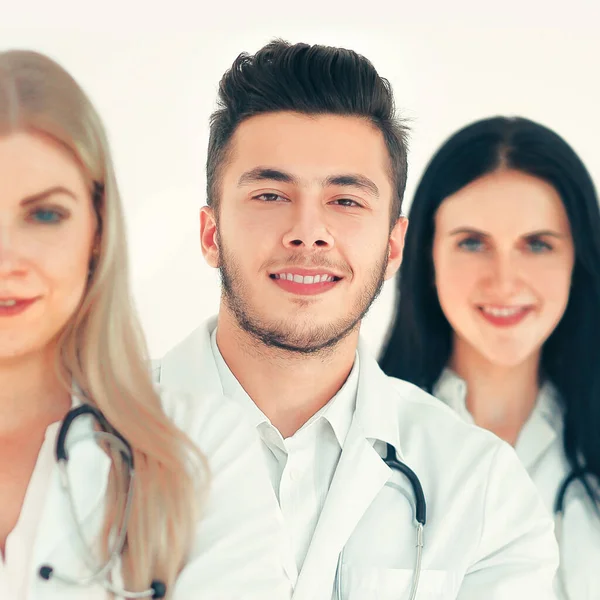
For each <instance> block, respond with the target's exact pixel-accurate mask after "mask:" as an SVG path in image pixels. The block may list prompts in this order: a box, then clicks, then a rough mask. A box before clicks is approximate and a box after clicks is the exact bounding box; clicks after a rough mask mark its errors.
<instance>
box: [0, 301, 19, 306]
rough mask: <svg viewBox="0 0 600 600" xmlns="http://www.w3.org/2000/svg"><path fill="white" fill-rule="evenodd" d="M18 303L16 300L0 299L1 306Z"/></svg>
mask: <svg viewBox="0 0 600 600" xmlns="http://www.w3.org/2000/svg"><path fill="white" fill-rule="evenodd" d="M16 303H17V301H16V300H0V306H14V305H15V304H16Z"/></svg>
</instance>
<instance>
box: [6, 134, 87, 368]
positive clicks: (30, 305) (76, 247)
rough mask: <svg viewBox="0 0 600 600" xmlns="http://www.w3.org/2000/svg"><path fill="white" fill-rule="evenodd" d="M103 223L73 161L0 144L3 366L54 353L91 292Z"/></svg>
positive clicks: (34, 146) (48, 147) (63, 154)
mask: <svg viewBox="0 0 600 600" xmlns="http://www.w3.org/2000/svg"><path fill="white" fill-rule="evenodd" d="M95 231H96V216H95V211H94V207H93V202H92V198H91V193H90V191H89V188H88V185H87V184H86V181H85V179H84V176H83V174H82V172H81V169H80V167H79V165H78V163H77V162H76V161H75V159H74V158H73V157H72V155H71V154H70V153H69V152H68V151H67V150H66V149H65V148H63V147H62V146H61V145H59V144H58V143H56V142H55V141H53V140H52V139H50V138H48V137H45V136H42V135H38V134H32V133H24V132H23V133H13V134H9V135H7V136H0V364H1V363H2V362H4V361H11V360H15V359H20V358H23V357H25V356H27V355H31V354H35V353H40V352H44V351H46V350H51V348H52V345H53V340H55V338H56V336H57V334H59V333H60V331H61V330H62V329H63V327H64V326H65V324H66V323H67V321H68V320H69V318H70V317H71V316H72V315H73V314H74V312H75V311H76V309H77V307H78V304H79V302H80V300H81V298H82V296H83V293H84V291H85V288H86V285H87V278H88V272H89V264H90V257H91V250H92V246H93V243H94V238H95Z"/></svg>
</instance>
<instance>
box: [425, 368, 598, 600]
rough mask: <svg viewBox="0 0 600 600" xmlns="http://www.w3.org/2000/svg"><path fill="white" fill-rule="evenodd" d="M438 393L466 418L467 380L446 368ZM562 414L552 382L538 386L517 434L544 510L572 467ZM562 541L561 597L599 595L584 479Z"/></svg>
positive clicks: (575, 599) (593, 519)
mask: <svg viewBox="0 0 600 600" xmlns="http://www.w3.org/2000/svg"><path fill="white" fill-rule="evenodd" d="M434 391H435V393H436V395H437V396H438V397H439V398H440V399H441V400H443V401H444V402H445V403H446V404H448V405H449V406H450V407H452V408H453V409H454V410H456V412H457V413H458V415H459V416H460V417H461V418H462V419H464V420H465V421H466V422H471V423H472V422H473V418H472V416H471V415H470V413H469V411H468V410H467V407H466V403H465V399H466V391H467V390H466V384H465V382H464V381H463V380H462V379H460V378H459V377H458V376H457V375H456V374H455V373H453V372H452V371H450V370H449V369H446V370H445V371H444V373H443V374H442V377H440V380H439V381H438V383H437V385H436V387H435V390H434ZM562 435H563V416H562V410H561V408H560V404H559V403H558V397H557V392H556V390H555V389H554V387H553V386H552V385H550V384H549V383H547V384H545V385H544V386H543V387H542V389H541V390H540V394H539V396H538V399H537V402H536V405H535V408H534V410H533V412H532V413H531V416H530V417H529V419H528V420H527V423H526V424H525V426H524V427H523V429H522V430H521V433H520V434H519V437H518V440H517V443H516V444H515V450H516V453H517V456H518V457H519V458H520V459H521V462H522V463H523V465H524V466H525V468H526V469H527V472H528V473H529V475H530V476H531V478H532V479H533V482H534V483H535V485H536V486H537V488H538V491H539V492H540V495H541V497H542V500H543V502H544V504H545V505H546V508H547V509H548V511H549V513H550V514H553V513H554V502H555V499H556V494H557V492H558V488H559V487H560V484H561V483H562V481H563V480H564V478H565V477H566V476H567V475H568V474H569V473H570V471H571V469H570V467H569V465H568V463H567V458H566V456H565V453H564V450H563V442H562ZM562 530H563V531H562V539H561V544H560V563H561V567H560V576H561V579H562V580H563V581H564V585H565V587H566V592H567V595H562V594H561V593H559V597H560V598H561V600H599V599H600V514H599V513H598V510H597V509H594V507H593V506H592V502H591V500H590V498H589V497H588V495H587V494H586V493H585V490H584V488H583V486H582V485H581V484H580V483H573V484H571V486H570V487H569V491H568V492H567V495H566V497H565V512H564V518H563V527H562Z"/></svg>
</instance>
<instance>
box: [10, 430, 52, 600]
mask: <svg viewBox="0 0 600 600" xmlns="http://www.w3.org/2000/svg"><path fill="white" fill-rule="evenodd" d="M59 426H60V423H58V422H56V423H52V424H51V425H49V426H48V427H47V428H46V433H45V436H44V440H43V442H42V446H41V448H40V453H39V454H38V458H37V461H36V463H35V467H34V469H33V472H32V474H31V479H30V480H29V484H28V486H27V491H26V492H25V498H24V500H23V506H22V508H21V513H20V514H19V518H18V520H17V523H16V525H15V527H14V529H13V530H12V531H11V532H10V533H9V534H8V537H7V538H6V545H5V549H4V560H3V559H2V555H0V598H14V599H15V600H16V599H18V598H24V597H25V589H26V586H27V579H28V576H29V569H30V564H31V554H32V548H33V546H34V542H35V535H36V532H37V529H38V525H39V521H40V515H41V513H42V508H43V506H44V500H45V498H46V495H47V491H48V486H49V484H50V477H51V475H52V470H53V468H54V464H55V463H54V446H55V444H56V436H57V435H58V428H59ZM9 460H10V459H9Z"/></svg>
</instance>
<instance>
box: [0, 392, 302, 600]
mask: <svg viewBox="0 0 600 600" xmlns="http://www.w3.org/2000/svg"><path fill="white" fill-rule="evenodd" d="M162 399H163V405H164V408H165V412H166V413H167V415H169V416H170V417H171V418H172V419H173V420H174V421H175V423H176V424H177V425H178V426H179V427H180V428H181V429H182V430H184V431H185V432H186V433H187V434H188V435H189V436H190V438H191V439H192V440H193V441H194V442H195V443H196V444H197V445H198V446H199V447H200V449H201V450H202V452H203V453H204V454H205V456H206V457H207V459H208V461H209V466H210V470H211V487H210V491H209V495H208V497H207V499H206V503H205V505H204V510H203V515H202V519H201V521H200V522H199V524H198V525H197V528H196V533H195V541H194V545H193V549H192V552H191V555H190V557H189V559H188V560H187V563H186V565H185V567H184V569H183V570H182V572H181V573H180V575H179V577H178V578H177V580H176V582H175V585H174V586H173V588H172V590H171V593H172V594H173V595H172V598H173V600H197V599H202V600H242V599H243V600H249V599H253V600H264V599H265V598H266V599H269V600H285V599H286V598H288V599H289V597H290V595H291V586H290V582H289V579H288V578H287V577H286V575H285V572H284V569H283V566H282V562H281V550H280V545H281V544H282V543H285V542H284V540H285V537H284V536H285V534H284V529H283V523H282V522H281V518H280V513H279V509H278V507H277V501H276V498H275V496H274V494H273V491H272V488H271V485H270V483H269V481H268V476H267V473H266V470H265V469H264V468H263V464H262V462H261V461H262V455H261V451H260V446H259V442H258V439H257V436H256V433H255V432H254V431H252V430H251V429H250V428H248V427H246V426H245V423H243V420H242V419H240V415H239V409H238V407H237V406H234V405H233V403H232V402H231V401H230V400H228V399H226V398H224V397H223V396H220V395H215V394H212V395H210V394H202V395H199V396H196V397H190V396H186V395H182V394H173V393H166V392H164V391H163V392H162ZM92 426H93V425H92V421H91V418H89V417H79V418H78V419H77V420H76V421H75V422H74V423H73V425H72V427H71V428H70V430H69V438H70V439H71V436H73V437H74V438H77V437H79V436H80V435H82V436H87V435H89V434H90V432H91V428H92ZM109 467H110V462H109V459H108V457H107V455H105V454H102V453H101V452H98V449H97V447H96V446H95V445H94V443H93V442H89V443H87V444H86V443H82V444H78V445H77V446H76V447H75V448H74V449H73V453H72V455H71V458H70V463H69V473H70V475H71V476H72V477H71V485H72V489H73V495H74V497H75V503H76V508H77V514H79V515H80V516H81V522H83V523H85V524H86V527H88V528H89V529H88V530H89V531H92V532H93V531H98V528H99V527H100V525H101V523H102V521H103V516H104V515H103V498H104V492H105V487H106V482H107V476H108V472H109ZM82 556H83V555H82V552H81V551H80V549H79V547H78V539H77V536H76V531H75V528H74V526H73V521H72V513H71V511H70V509H69V504H68V501H67V497H66V496H65V494H64V492H63V491H62V488H61V487H60V482H59V478H58V469H57V468H56V467H55V468H54V472H53V473H52V476H51V482H50V487H49V491H48V497H47V500H46V501H45V505H44V508H43V514H42V517H41V521H40V526H39V530H38V533H37V536H36V540H35V547H34V549H33V561H32V570H31V575H30V580H29V585H28V595H27V596H26V599H27V600H34V599H35V600H84V599H85V600H106V598H108V596H107V593H106V591H105V590H104V589H103V588H102V587H101V586H99V585H93V586H91V587H87V588H82V587H79V586H75V587H74V586H69V585H65V584H63V583H61V582H60V581H57V580H56V579H54V578H51V579H50V580H49V581H44V580H42V579H41V578H40V577H39V575H38V571H39V567H40V566H42V565H45V564H49V565H52V566H53V567H54V568H55V569H56V571H57V572H62V573H63V574H64V575H67V576H71V577H78V576H79V577H80V576H85V575H86V574H89V571H88V570H86V569H85V567H84V562H83V559H82ZM114 575H115V577H116V580H117V583H118V584H119V585H120V584H121V583H122V582H121V581H120V572H119V568H118V567H117V568H116V569H115V570H114ZM149 583H150V582H148V584H149ZM6 600H8V599H6ZM14 600H17V599H14ZM18 600H21V599H18ZM23 600H25V599H23Z"/></svg>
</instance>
